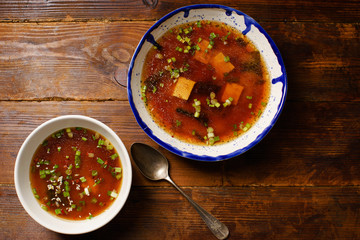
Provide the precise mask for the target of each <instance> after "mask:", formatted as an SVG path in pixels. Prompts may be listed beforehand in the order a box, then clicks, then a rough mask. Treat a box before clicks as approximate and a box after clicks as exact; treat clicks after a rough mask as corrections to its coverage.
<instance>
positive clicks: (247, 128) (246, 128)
mask: <svg viewBox="0 0 360 240" xmlns="http://www.w3.org/2000/svg"><path fill="white" fill-rule="evenodd" d="M250 127H251V124H250V123H247V124H246V125H245V127H244V128H243V129H242V130H243V131H244V132H246V131H247V130H249V128H250Z"/></svg>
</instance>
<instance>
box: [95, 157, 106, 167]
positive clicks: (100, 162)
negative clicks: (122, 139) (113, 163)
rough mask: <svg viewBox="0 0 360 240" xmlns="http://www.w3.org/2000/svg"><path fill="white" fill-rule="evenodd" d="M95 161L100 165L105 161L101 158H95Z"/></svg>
mask: <svg viewBox="0 0 360 240" xmlns="http://www.w3.org/2000/svg"><path fill="white" fill-rule="evenodd" d="M96 161H97V162H98V163H99V164H101V165H103V164H104V163H105V162H104V160H102V159H101V158H97V159H96Z"/></svg>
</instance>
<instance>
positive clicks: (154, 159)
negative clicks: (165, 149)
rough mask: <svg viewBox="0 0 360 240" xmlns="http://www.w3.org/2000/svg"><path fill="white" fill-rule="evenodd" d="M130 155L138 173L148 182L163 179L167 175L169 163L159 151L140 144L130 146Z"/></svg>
mask: <svg viewBox="0 0 360 240" xmlns="http://www.w3.org/2000/svg"><path fill="white" fill-rule="evenodd" d="M131 155H132V157H133V160H134V161H135V163H136V165H137V166H138V168H139V170H140V172H141V173H142V174H143V175H144V176H145V177H147V178H148V179H150V180H153V181H158V180H163V179H165V178H166V177H167V176H168V175H169V174H168V169H169V162H168V161H167V159H166V157H165V156H164V155H162V154H161V153H160V152H159V151H157V150H155V149H154V148H152V147H150V146H149V145H146V144H142V143H134V144H133V145H132V146H131Z"/></svg>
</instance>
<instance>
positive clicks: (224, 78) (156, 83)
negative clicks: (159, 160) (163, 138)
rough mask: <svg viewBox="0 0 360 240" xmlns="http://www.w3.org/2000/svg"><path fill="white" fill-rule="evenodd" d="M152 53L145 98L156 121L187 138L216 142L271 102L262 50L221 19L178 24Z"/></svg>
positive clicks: (145, 75)
mask: <svg viewBox="0 0 360 240" xmlns="http://www.w3.org/2000/svg"><path fill="white" fill-rule="evenodd" d="M157 43H158V46H157V47H154V48H152V49H151V50H150V51H149V53H148V54H147V56H146V60H145V64H144V68H143V74H142V89H141V92H142V99H143V101H144V102H145V104H146V106H147V110H148V111H149V113H150V114H151V115H152V117H153V119H154V120H155V121H156V123H157V124H158V125H159V126H161V127H162V128H164V130H165V131H167V132H168V133H169V134H170V135H171V136H173V137H175V138H178V139H181V140H183V141H186V142H190V143H194V144H200V145H213V144H219V143H224V142H227V141H229V140H232V139H234V138H236V137H238V136H239V135H241V134H242V133H244V132H246V131H248V130H249V128H251V126H253V125H254V123H255V122H256V120H257V119H258V118H259V117H260V116H261V114H262V112H263V111H264V108H265V106H266V104H267V102H268V98H269V92H270V81H269V76H268V72H267V69H266V67H265V64H264V62H263V60H262V57H261V54H260V52H259V51H258V50H257V49H256V47H255V46H254V45H253V44H252V43H251V41H249V40H248V39H247V38H246V36H244V35H243V34H242V33H240V32H239V31H237V30H235V29H233V28H231V27H229V26H227V25H225V24H223V23H219V22H214V21H198V22H192V23H188V24H185V25H182V26H179V27H175V28H173V29H170V30H169V31H168V32H166V33H165V34H164V35H163V36H162V37H161V38H160V39H158V40H157Z"/></svg>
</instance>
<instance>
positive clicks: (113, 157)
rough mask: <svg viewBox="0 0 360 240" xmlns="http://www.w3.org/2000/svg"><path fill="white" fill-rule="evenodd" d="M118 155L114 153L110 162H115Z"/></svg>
mask: <svg viewBox="0 0 360 240" xmlns="http://www.w3.org/2000/svg"><path fill="white" fill-rule="evenodd" d="M118 156H119V155H118V154H117V153H114V154H113V155H111V156H110V158H111V160H115V159H116V158H117V157H118Z"/></svg>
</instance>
